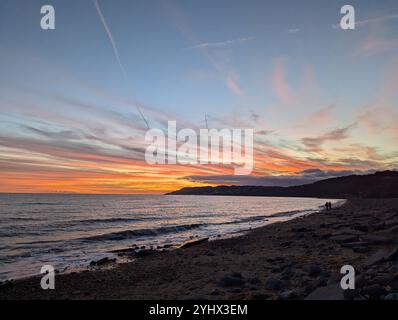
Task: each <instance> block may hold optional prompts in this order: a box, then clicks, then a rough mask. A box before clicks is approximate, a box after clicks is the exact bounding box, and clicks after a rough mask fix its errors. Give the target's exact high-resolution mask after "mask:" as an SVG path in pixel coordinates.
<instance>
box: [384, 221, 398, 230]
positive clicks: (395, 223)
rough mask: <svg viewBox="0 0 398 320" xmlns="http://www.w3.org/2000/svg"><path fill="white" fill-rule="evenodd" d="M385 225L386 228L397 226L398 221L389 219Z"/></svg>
mask: <svg viewBox="0 0 398 320" xmlns="http://www.w3.org/2000/svg"><path fill="white" fill-rule="evenodd" d="M384 223H385V225H386V227H387V228H390V227H393V226H397V225H398V219H390V220H386V221H385V222H384Z"/></svg>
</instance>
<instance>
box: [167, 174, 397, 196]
mask: <svg viewBox="0 0 398 320" xmlns="http://www.w3.org/2000/svg"><path fill="white" fill-rule="evenodd" d="M168 194H171V195H219V196H259V197H313V198H335V199H337V198H339V199H348V198H398V172H397V171H383V172H376V173H374V174H369V175H351V176H345V177H339V178H331V179H326V180H321V181H317V182H314V183H312V184H305V185H301V186H294V187H264V186H218V187H196V188H183V189H181V190H177V191H174V192H170V193H168Z"/></svg>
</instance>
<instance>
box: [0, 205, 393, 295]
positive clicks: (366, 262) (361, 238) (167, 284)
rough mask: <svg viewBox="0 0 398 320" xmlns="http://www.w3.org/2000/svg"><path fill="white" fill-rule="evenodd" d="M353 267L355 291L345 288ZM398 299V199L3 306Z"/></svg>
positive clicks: (141, 264) (34, 286)
mask: <svg viewBox="0 0 398 320" xmlns="http://www.w3.org/2000/svg"><path fill="white" fill-rule="evenodd" d="M347 264H348V265H352V266H353V267H354V268H355V271H356V289H355V290H346V291H343V290H342V289H341V288H340V284H339V283H340V279H341V277H342V275H341V274H340V269H341V267H342V266H343V265H347ZM306 298H307V299H343V298H345V299H397V298H398V199H378V200H350V201H348V202H347V203H346V204H344V205H343V206H342V207H340V208H337V209H332V210H330V211H322V212H319V213H315V214H312V215H309V216H306V217H302V218H297V219H294V220H291V221H288V222H281V223H275V224H272V225H268V226H265V227H261V228H258V229H254V230H252V231H250V232H249V233H247V234H245V235H243V236H240V237H236V238H231V239H224V240H216V241H211V242H204V243H200V244H197V245H193V246H189V247H186V248H181V249H176V250H172V251H167V252H150V253H148V254H147V255H145V256H142V257H138V258H137V259H136V260H135V261H133V262H130V263H126V264H120V265H117V266H116V267H115V268H113V269H110V270H97V271H89V272H80V273H72V274H57V275H56V277H55V290H42V289H41V287H40V278H39V277H32V278H28V279H22V280H16V281H13V282H7V283H3V284H2V285H1V286H0V299H173V300H174V299H306Z"/></svg>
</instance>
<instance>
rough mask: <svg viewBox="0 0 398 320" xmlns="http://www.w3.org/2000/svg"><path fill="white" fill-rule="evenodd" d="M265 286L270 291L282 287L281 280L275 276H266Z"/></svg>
mask: <svg viewBox="0 0 398 320" xmlns="http://www.w3.org/2000/svg"><path fill="white" fill-rule="evenodd" d="M265 288H266V289H268V290H272V291H278V290H280V289H281V288H282V281H280V280H278V279H276V278H268V279H267V281H266V282H265Z"/></svg>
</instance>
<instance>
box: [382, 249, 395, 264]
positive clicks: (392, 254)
mask: <svg viewBox="0 0 398 320" xmlns="http://www.w3.org/2000/svg"><path fill="white" fill-rule="evenodd" d="M397 258H398V248H395V249H393V250H391V251H390V252H388V253H387V254H386V255H385V257H384V260H385V261H393V260H395V259H397Z"/></svg>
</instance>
